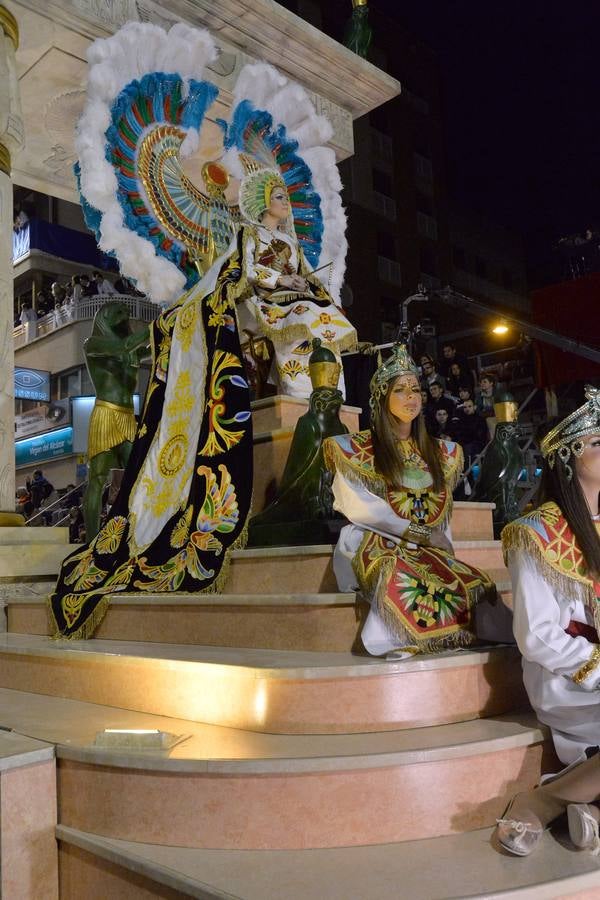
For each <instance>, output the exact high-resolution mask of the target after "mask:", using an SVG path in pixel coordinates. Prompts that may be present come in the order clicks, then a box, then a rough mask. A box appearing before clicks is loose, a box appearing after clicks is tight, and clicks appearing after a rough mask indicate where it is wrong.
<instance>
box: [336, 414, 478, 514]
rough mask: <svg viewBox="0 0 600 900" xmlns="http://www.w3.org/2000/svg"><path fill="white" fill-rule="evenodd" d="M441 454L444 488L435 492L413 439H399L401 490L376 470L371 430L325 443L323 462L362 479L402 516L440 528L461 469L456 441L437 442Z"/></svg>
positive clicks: (450, 508)
mask: <svg viewBox="0 0 600 900" xmlns="http://www.w3.org/2000/svg"><path fill="white" fill-rule="evenodd" d="M438 443H439V447H440V450H441V453H442V469H443V473H444V480H445V482H446V485H447V486H448V487H447V488H446V489H445V490H442V491H434V490H433V489H432V478H431V475H430V474H429V470H428V468H427V463H426V462H425V460H424V459H423V458H422V457H421V455H420V453H419V450H418V447H417V446H416V444H414V442H413V441H412V440H411V441H402V445H405V446H402V447H401V448H400V452H401V453H402V456H403V459H404V473H403V486H402V489H401V490H393V489H391V488H390V487H388V486H387V485H386V484H385V483H384V481H383V479H382V477H381V476H380V475H379V473H378V472H376V471H375V459H374V455H373V439H372V436H371V432H370V431H359V432H358V433H357V434H351V435H340V436H339V437H336V438H330V439H329V440H328V441H326V442H325V444H324V448H323V449H324V454H325V461H326V463H327V466H328V468H329V469H330V470H331V471H335V469H336V468H339V469H340V471H341V473H342V475H346V476H348V477H349V478H350V480H352V479H353V478H355V479H357V480H358V481H361V482H363V483H364V484H365V485H366V487H367V488H368V489H369V490H370V491H372V492H373V493H375V494H377V495H378V496H380V497H384V499H386V500H387V501H388V503H389V504H390V506H391V507H392V509H393V510H394V512H395V513H396V515H398V516H400V518H402V519H410V521H411V522H416V523H418V524H421V525H430V526H431V527H434V528H435V527H440V526H442V525H443V524H445V523H446V522H447V521H448V519H449V517H450V515H451V512H452V487H453V486H454V484H455V483H456V480H457V478H458V476H459V475H460V473H461V472H462V465H463V454H462V449H461V447H460V445H459V444H456V443H454V442H452V441H439V442H438Z"/></svg>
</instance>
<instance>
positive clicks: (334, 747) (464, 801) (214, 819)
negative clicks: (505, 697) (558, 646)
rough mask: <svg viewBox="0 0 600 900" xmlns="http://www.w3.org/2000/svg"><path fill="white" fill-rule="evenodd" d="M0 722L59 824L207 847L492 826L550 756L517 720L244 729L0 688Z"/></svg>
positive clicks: (524, 719) (530, 725)
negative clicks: (110, 740) (29, 749)
mask: <svg viewBox="0 0 600 900" xmlns="http://www.w3.org/2000/svg"><path fill="white" fill-rule="evenodd" d="M0 703H1V707H2V718H3V720H4V724H5V726H6V725H8V726H11V727H13V728H15V729H21V730H23V731H25V730H27V732H28V733H29V734H31V735H34V736H35V737H36V738H38V739H43V740H44V741H45V742H47V743H55V745H56V757H57V765H58V796H59V822H60V824H62V825H66V826H69V827H72V828H77V829H80V830H82V831H88V832H93V833H94V834H98V835H104V836H111V837H116V838H120V839H123V840H136V841H150V842H154V843H159V844H170V845H172V846H181V847H198V848H200V847H205V848H211V847H212V848H220V849H235V848H237V849H259V848H264V849H267V848H268V849H280V850H285V849H288V850H289V849H302V848H306V849H309V848H316V847H342V846H351V845H361V844H378V843H385V842H396V841H407V840H416V839H423V838H428V837H439V836H441V835H443V834H453V833H460V832H464V831H469V830H472V829H476V828H480V827H483V826H486V825H491V824H493V822H494V820H495V818H496V817H497V816H499V815H500V814H501V813H502V811H503V809H504V806H505V805H506V802H507V794H508V795H510V794H511V793H512V792H513V791H516V790H522V789H526V788H528V787H530V786H532V785H533V784H534V783H535V782H536V781H537V780H538V779H539V776H540V773H541V772H542V771H543V772H546V771H555V770H556V766H557V762H556V760H555V757H554V756H553V752H552V750H551V745H550V741H549V738H548V735H547V732H546V731H545V729H543V728H541V727H540V726H539V725H538V724H537V722H536V721H535V718H534V716H533V715H532V714H531V713H522V714H518V713H511V714H510V715H507V716H499V717H495V718H489V719H482V720H473V721H470V722H462V723H459V724H454V725H444V726H434V727H431V728H425V729H423V728H419V729H408V730H405V731H402V732H391V733H390V732H384V733H374V734H353V735H348V734H344V735H341V734H338V735H319V736H315V735H273V734H255V733H252V732H245V731H240V730H239V729H231V728H222V727H216V726H210V725H197V724H191V723H189V722H187V721H185V720H181V719H173V718H166V717H159V716H149V715H144V714H140V713H133V712H129V711H127V710H123V709H114V708H110V707H107V706H101V705H95V704H89V703H77V702H74V701H65V700H60V699H55V698H45V697H40V696H37V697H36V696H35V695H31V694H26V693H20V692H17V691H1V692H0ZM105 728H117V729H143V728H145V729H150V728H158V729H160V730H164V731H169V732H170V733H171V734H174V735H177V736H178V737H180V738H181V740H179V742H177V743H175V744H174V745H173V746H171V748H170V749H169V750H154V751H153V750H132V749H103V748H100V747H98V746H95V744H94V738H95V735H96V734H97V733H98V732H101V731H103V730H104V729H105Z"/></svg>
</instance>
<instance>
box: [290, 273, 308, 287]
mask: <svg viewBox="0 0 600 900" xmlns="http://www.w3.org/2000/svg"><path fill="white" fill-rule="evenodd" d="M292 278H293V280H294V290H295V291H307V290H308V281H307V280H306V279H305V278H303V277H302V275H292Z"/></svg>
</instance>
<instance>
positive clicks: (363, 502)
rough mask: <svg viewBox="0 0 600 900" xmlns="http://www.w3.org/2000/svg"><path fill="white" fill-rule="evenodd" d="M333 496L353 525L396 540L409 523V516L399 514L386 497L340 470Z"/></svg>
mask: <svg viewBox="0 0 600 900" xmlns="http://www.w3.org/2000/svg"><path fill="white" fill-rule="evenodd" d="M333 496H334V504H333V508H334V509H337V510H338V512H341V513H342V515H344V516H346V518H347V519H349V520H350V521H351V522H352V523H353V524H354V525H358V526H360V527H361V528H366V529H367V530H369V531H375V532H376V533H377V534H381V535H382V536H383V537H386V538H389V539H390V540H393V541H396V542H397V541H398V540H399V539H400V538H401V537H402V535H403V534H404V532H405V531H406V529H407V528H408V526H409V525H410V521H409V519H401V518H400V516H397V515H396V513H395V512H394V510H393V509H392V507H391V506H390V505H389V503H387V501H386V500H383V499H382V498H381V497H378V496H377V495H376V494H373V493H371V491H369V490H368V489H367V488H366V487H365V486H364V485H362V484H360V483H355V482H354V481H350V480H349V479H347V478H344V476H343V475H342V474H341V473H340V472H339V471H338V472H336V473H335V477H334V479H333Z"/></svg>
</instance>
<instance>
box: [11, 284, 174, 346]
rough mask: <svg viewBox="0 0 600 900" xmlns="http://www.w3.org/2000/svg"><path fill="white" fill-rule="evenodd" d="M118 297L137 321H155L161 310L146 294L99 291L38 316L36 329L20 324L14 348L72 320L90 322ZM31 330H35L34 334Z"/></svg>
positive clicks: (68, 323)
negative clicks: (147, 298)
mask: <svg viewBox="0 0 600 900" xmlns="http://www.w3.org/2000/svg"><path fill="white" fill-rule="evenodd" d="M115 300H117V301H118V302H119V303H123V304H125V306H126V307H127V308H128V310H129V315H130V318H132V319H136V320H137V321H138V322H153V321H154V319H157V318H158V317H159V316H160V314H161V312H162V310H161V307H160V306H158V304H156V303H151V302H150V301H149V300H145V299H144V298H143V297H132V296H131V295H129V294H97V295H96V296H95V297H84V298H83V300H80V301H79V303H76V304H75V303H71V304H69V305H68V306H62V307H61V308H60V309H58V310H56V309H54V310H52V311H51V312H49V313H48V315H46V316H43V317H42V318H41V319H38V321H37V329H32V328H30V329H29V332H28V331H27V326H26V325H17V327H16V328H15V329H14V331H13V334H14V339H15V350H16V349H17V348H18V347H23V346H25V344H30V343H31V342H32V341H35V340H38V339H39V338H42V337H46V335H48V334H52V333H53V332H54V331H58V329H60V328H65V327H66V326H67V325H72V324H73V322H87V321H90V320H91V319H93V318H94V316H95V315H96V313H97V312H98V310H99V309H101V308H102V307H103V306H104V304H105V303H109V302H111V301H115ZM32 332H34V333H33V334H32Z"/></svg>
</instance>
